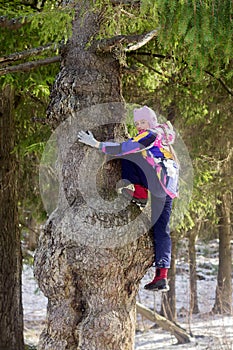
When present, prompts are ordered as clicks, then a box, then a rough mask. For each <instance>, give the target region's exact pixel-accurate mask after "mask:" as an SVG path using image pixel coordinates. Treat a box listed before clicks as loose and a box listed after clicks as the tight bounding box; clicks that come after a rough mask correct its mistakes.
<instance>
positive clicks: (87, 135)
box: [78, 130, 100, 148]
mask: <svg viewBox="0 0 233 350" xmlns="http://www.w3.org/2000/svg"><path fill="white" fill-rule="evenodd" d="M78 141H79V142H82V143H85V145H88V146H91V147H95V148H98V147H99V144H100V143H99V142H98V141H97V140H96V139H95V138H94V136H93V134H92V132H91V131H87V132H85V131H83V130H81V131H79V132H78Z"/></svg>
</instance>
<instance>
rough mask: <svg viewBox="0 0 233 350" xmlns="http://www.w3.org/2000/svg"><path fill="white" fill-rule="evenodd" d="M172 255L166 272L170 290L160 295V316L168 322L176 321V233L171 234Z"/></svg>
mask: <svg viewBox="0 0 233 350" xmlns="http://www.w3.org/2000/svg"><path fill="white" fill-rule="evenodd" d="M171 239H172V254H171V256H172V257H171V268H170V269H169V271H168V279H169V286H170V290H169V292H168V293H163V294H162V310H161V314H162V315H163V316H165V317H166V318H168V319H169V320H170V321H173V322H175V321H176V254H177V233H176V232H174V231H173V232H172V233H171Z"/></svg>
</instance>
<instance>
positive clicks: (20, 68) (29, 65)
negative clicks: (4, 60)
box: [0, 56, 61, 76]
mask: <svg viewBox="0 0 233 350" xmlns="http://www.w3.org/2000/svg"><path fill="white" fill-rule="evenodd" d="M60 60H61V56H55V57H49V58H45V59H43V60H38V61H30V62H26V63H21V64H18V65H16V66H8V67H4V68H1V69H0V76H1V75H5V74H8V73H16V72H27V71H29V70H31V69H34V68H38V67H41V66H45V65H48V64H51V63H55V62H59V61H60Z"/></svg>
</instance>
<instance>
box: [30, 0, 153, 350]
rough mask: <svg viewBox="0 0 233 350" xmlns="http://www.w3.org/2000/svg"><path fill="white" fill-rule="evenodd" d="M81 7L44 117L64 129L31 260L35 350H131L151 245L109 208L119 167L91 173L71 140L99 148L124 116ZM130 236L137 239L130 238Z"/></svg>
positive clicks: (112, 71)
mask: <svg viewBox="0 0 233 350" xmlns="http://www.w3.org/2000/svg"><path fill="white" fill-rule="evenodd" d="M84 3H85V6H88V1H85V2H84ZM79 6H80V8H79ZM82 6H84V4H77V5H76V17H75V20H74V24H73V35H72V38H71V40H70V41H69V43H68V45H67V47H66V50H65V51H64V52H63V62H62V68H61V71H60V74H59V75H58V77H57V80H56V83H55V86H54V89H53V92H52V95H51V103H50V106H49V109H48V117H49V120H50V123H51V124H52V125H53V127H56V126H58V125H59V123H61V122H62V121H63V120H66V121H67V120H68V121H69V122H68V123H67V124H66V122H65V123H63V124H62V125H60V126H59V127H58V128H57V130H58V129H59V128H60V129H59V130H60V132H58V133H57V134H56V137H57V138H56V140H57V145H58V159H59V161H57V162H56V164H58V168H59V169H60V170H61V171H60V173H59V179H60V183H59V184H60V187H59V196H58V203H57V209H56V210H55V211H54V212H53V213H52V214H51V215H50V217H49V219H48V222H47V224H46V225H45V229H44V231H43V232H42V233H41V236H40V240H39V246H38V249H37V252H36V256H35V276H36V277H37V279H38V282H39V286H40V288H41V289H42V291H43V292H44V294H45V295H46V296H47V297H48V308H47V324H46V328H45V329H44V331H43V332H42V334H41V337H40V341H39V349H41V350H42V349H43V350H48V349H51V350H54V349H56V350H65V349H68V350H72V349H79V350H86V349H88V350H96V349H98V350H106V349H109V350H111V349H114V350H115V349H118V350H132V349H134V336H135V308H136V295H137V292H138V288H139V282H140V279H141V278H142V276H143V275H144V274H145V272H146V270H147V268H148V267H149V266H150V265H151V263H152V259H153V243H152V238H151V235H149V234H148V233H147V231H148V227H146V222H147V218H146V217H144V216H143V215H144V214H143V213H141V211H140V210H139V209H138V208H135V207H134V206H132V205H131V206H128V207H125V208H123V209H122V208H121V209H119V210H118V209H116V210H115V208H116V204H115V203H116V202H115V200H118V199H116V191H115V187H116V182H117V181H118V180H119V175H120V168H119V163H117V162H115V161H114V162H113V161H109V162H107V163H105V165H101V166H100V167H99V168H98V166H97V170H96V168H95V167H96V164H100V163H101V162H102V163H103V162H104V159H105V157H103V156H102V154H100V153H99V152H98V151H97V150H95V149H91V148H90V147H89V148H88V147H86V146H83V145H81V144H79V143H78V142H75V141H76V140H75V135H77V132H78V131H79V130H80V129H83V130H88V129H92V131H94V135H95V137H96V138H97V139H98V140H101V141H104V140H105V139H111V138H112V139H113V138H114V136H115V135H119V134H120V128H119V125H117V123H116V122H119V115H122V113H123V108H122V102H123V99H122V96H121V74H120V66H119V63H118V61H117V60H116V59H115V58H114V57H113V56H112V54H106V53H105V54H104V55H99V56H98V55H96V53H95V52H93V51H92V48H91V46H88V45H87V44H88V43H89V41H90V40H91V39H92V38H93V36H94V35H95V34H96V33H97V32H98V30H99V17H98V16H100V17H101V14H98V13H97V12H93V11H91V9H90V8H88V7H86V8H85V10H84V9H83V8H82ZM81 9H82V13H83V14H84V15H83V17H82V18H81V17H79V16H78V15H79V13H80V10H81ZM114 103H115V104H114ZM87 107H89V108H87ZM82 109H83V110H82ZM71 116H72V117H71ZM67 118H68V119H67ZM72 123H73V124H72ZM72 137H73V139H72ZM99 159H100V163H98V162H99ZM102 163H101V164H102ZM96 183H97V191H96V188H95V186H96ZM110 198H111V200H112V201H111V202H109V199H110ZM107 208H108V209H107ZM111 210H112V212H111ZM114 210H115V211H114ZM144 218H145V223H144V222H143V220H144ZM138 228H140V231H141V233H144V234H143V235H142V236H140V235H139V236H133V234H134V232H136V231H137V230H138ZM131 234H132V237H131V236H130V235H131Z"/></svg>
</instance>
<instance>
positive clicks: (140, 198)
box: [121, 185, 148, 206]
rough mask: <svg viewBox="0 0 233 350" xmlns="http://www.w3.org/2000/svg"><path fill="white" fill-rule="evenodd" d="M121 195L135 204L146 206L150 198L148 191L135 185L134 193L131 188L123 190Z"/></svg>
mask: <svg viewBox="0 0 233 350" xmlns="http://www.w3.org/2000/svg"><path fill="white" fill-rule="evenodd" d="M121 193H122V194H123V196H124V197H126V198H127V199H131V201H132V202H133V203H136V204H140V205H141V206H145V205H146V203H147V198H148V189H147V188H145V187H143V186H141V185H134V191H132V190H130V189H129V188H123V189H122V191H121Z"/></svg>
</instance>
